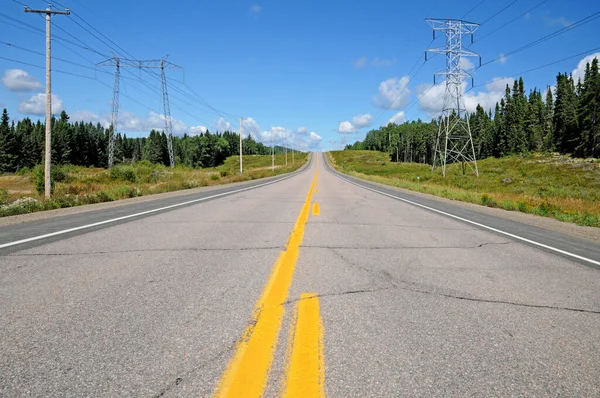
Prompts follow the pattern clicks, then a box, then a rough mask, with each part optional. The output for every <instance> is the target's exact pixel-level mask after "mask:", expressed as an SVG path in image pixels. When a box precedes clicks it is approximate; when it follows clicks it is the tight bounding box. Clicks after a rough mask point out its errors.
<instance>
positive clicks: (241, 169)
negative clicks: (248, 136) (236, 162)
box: [240, 118, 244, 174]
mask: <svg viewBox="0 0 600 398" xmlns="http://www.w3.org/2000/svg"><path fill="white" fill-rule="evenodd" d="M243 152H244V151H243V149H242V118H240V174H243V173H244V169H243V167H242V160H243V156H242V154H243Z"/></svg>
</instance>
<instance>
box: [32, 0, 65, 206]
mask: <svg viewBox="0 0 600 398" xmlns="http://www.w3.org/2000/svg"><path fill="white" fill-rule="evenodd" d="M50 7H52V4H48V8H46V9H45V10H32V9H31V8H29V7H27V6H25V12H33V13H36V14H46V154H45V157H44V193H45V196H46V199H50V194H51V192H52V185H51V182H50V164H51V160H52V159H51V156H52V140H51V138H52V134H51V132H52V88H51V83H50V82H51V74H50V72H51V70H52V67H51V59H52V58H51V56H50V49H51V45H50V43H51V40H50V27H51V23H50V18H51V17H52V15H54V14H60V15H69V14H70V13H71V11H69V9H68V8H67V9H66V10H65V11H58V10H51V9H50Z"/></svg>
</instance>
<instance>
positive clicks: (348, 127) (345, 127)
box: [338, 120, 356, 134]
mask: <svg viewBox="0 0 600 398" xmlns="http://www.w3.org/2000/svg"><path fill="white" fill-rule="evenodd" d="M338 132H339V133H341V134H353V133H355V132H356V128H355V127H354V126H353V125H352V123H350V122H349V121H347V120H344V121H343V122H340V125H339V126H338Z"/></svg>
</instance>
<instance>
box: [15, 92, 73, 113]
mask: <svg viewBox="0 0 600 398" xmlns="http://www.w3.org/2000/svg"><path fill="white" fill-rule="evenodd" d="M62 110H63V102H62V100H61V99H60V98H58V96H57V95H56V94H52V114H53V115H56V114H58V113H60V112H61V111H62ZM19 112H21V113H23V114H25V115H38V116H41V115H45V114H46V94H43V93H40V94H35V95H33V96H32V97H31V98H29V99H28V100H27V101H21V103H20V104H19Z"/></svg>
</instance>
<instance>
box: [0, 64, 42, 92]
mask: <svg viewBox="0 0 600 398" xmlns="http://www.w3.org/2000/svg"><path fill="white" fill-rule="evenodd" d="M2 83H3V84H4V87H6V88H7V89H8V90H10V91H38V90H41V89H42V83H41V82H40V81H39V80H38V79H36V78H35V77H33V76H31V75H30V74H29V73H27V72H25V71H24V70H22V69H7V70H5V71H4V76H3V77H2Z"/></svg>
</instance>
